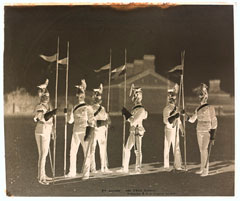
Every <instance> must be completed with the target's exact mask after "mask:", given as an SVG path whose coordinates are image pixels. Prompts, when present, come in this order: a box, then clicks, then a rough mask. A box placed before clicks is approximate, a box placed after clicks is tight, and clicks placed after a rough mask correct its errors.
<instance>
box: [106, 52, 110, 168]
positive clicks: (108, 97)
mask: <svg viewBox="0 0 240 201" xmlns="http://www.w3.org/2000/svg"><path fill="white" fill-rule="evenodd" d="M111 72H112V49H110V61H109V72H108V96H107V113H108V115H109V111H110V95H111ZM107 140H108V126H107V130H106V146H105V164H106V167H108V155H107Z"/></svg>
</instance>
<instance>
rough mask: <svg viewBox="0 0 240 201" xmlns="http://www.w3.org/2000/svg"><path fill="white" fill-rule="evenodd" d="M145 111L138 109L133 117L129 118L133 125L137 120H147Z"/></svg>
mask: <svg viewBox="0 0 240 201" xmlns="http://www.w3.org/2000/svg"><path fill="white" fill-rule="evenodd" d="M147 115H148V114H147V111H146V110H145V109H144V108H140V109H139V110H138V111H137V112H136V113H135V114H134V116H132V117H131V118H129V120H130V121H131V122H132V123H134V122H136V121H139V120H143V119H146V118H147Z"/></svg>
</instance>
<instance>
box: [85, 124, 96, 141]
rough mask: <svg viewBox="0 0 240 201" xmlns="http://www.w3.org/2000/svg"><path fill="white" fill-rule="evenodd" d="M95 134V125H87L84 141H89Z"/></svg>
mask: <svg viewBox="0 0 240 201" xmlns="http://www.w3.org/2000/svg"><path fill="white" fill-rule="evenodd" d="M93 135H94V127H91V126H87V127H86V133H85V136H84V141H87V140H89V139H90V138H91V136H93Z"/></svg>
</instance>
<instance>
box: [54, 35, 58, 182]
mask: <svg viewBox="0 0 240 201" xmlns="http://www.w3.org/2000/svg"><path fill="white" fill-rule="evenodd" d="M58 59H59V37H58V41H57V62H56V85H55V108H57V89H58ZM56 132H57V116H56V115H54V142H53V179H54V178H55V167H56V166H55V165H56V138H57V136H56V135H57V133H56Z"/></svg>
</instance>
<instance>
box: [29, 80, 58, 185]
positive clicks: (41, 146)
mask: <svg viewBox="0 0 240 201" xmlns="http://www.w3.org/2000/svg"><path fill="white" fill-rule="evenodd" d="M47 86H48V79H47V80H46V82H45V83H44V84H41V85H39V86H38V95H39V98H40V103H39V104H38V105H37V106H36V108H35V116H34V118H33V120H34V122H36V128H35V139H36V142H37V147H38V155H39V157H38V181H39V183H41V184H43V185H48V184H49V181H50V180H52V178H50V177H48V176H47V175H46V173H45V164H46V158H47V155H48V151H49V144H50V137H51V135H52V136H54V137H55V133H53V132H54V129H53V116H54V115H55V114H56V111H57V109H54V110H51V105H50V103H49V92H48V90H47Z"/></svg>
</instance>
